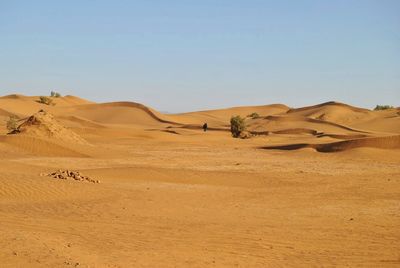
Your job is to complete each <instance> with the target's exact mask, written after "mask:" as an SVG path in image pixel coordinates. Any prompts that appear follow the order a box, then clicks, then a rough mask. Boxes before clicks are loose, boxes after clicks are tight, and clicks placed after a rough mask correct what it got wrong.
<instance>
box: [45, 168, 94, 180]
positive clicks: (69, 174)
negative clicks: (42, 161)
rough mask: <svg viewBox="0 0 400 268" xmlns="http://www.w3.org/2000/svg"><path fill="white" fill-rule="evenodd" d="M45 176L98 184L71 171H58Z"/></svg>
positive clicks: (77, 172)
mask: <svg viewBox="0 0 400 268" xmlns="http://www.w3.org/2000/svg"><path fill="white" fill-rule="evenodd" d="M45 176H48V177H52V178H55V179H60V180H70V179H72V180H76V181H83V182H91V183H100V181H99V180H95V179H92V178H89V177H88V176H84V175H82V174H81V173H80V172H79V171H71V170H61V169H60V170H58V171H56V172H53V173H50V174H45Z"/></svg>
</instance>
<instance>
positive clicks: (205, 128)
mask: <svg viewBox="0 0 400 268" xmlns="http://www.w3.org/2000/svg"><path fill="white" fill-rule="evenodd" d="M207 129H208V125H207V123H204V125H203V130H204V132H206V131H207Z"/></svg>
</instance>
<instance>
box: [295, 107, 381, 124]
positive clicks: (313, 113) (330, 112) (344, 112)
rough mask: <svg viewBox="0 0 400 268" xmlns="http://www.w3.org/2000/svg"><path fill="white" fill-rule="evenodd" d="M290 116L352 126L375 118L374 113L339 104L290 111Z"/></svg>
mask: <svg viewBox="0 0 400 268" xmlns="http://www.w3.org/2000/svg"><path fill="white" fill-rule="evenodd" d="M288 115H292V116H303V117H307V118H311V119H318V120H322V121H329V122H333V123H337V124H345V125H351V124H352V123H353V122H358V121H360V120H368V119H370V118H373V117H374V115H373V113H372V111H370V110H367V109H363V108H358V107H354V106H350V105H347V104H344V103H339V102H333V101H332V102H326V103H322V104H318V105H313V106H308V107H303V108H297V109H290V110H289V111H288Z"/></svg>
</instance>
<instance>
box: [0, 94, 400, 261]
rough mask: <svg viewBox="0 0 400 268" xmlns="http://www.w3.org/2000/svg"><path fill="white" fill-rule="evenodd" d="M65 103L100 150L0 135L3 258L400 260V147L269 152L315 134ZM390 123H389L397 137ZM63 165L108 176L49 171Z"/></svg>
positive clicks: (0, 256) (0, 257) (0, 245)
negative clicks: (246, 135) (77, 177)
mask: <svg viewBox="0 0 400 268" xmlns="http://www.w3.org/2000/svg"><path fill="white" fill-rule="evenodd" d="M7 101H8V100H7ZM7 103H8V106H7V105H5V104H4V105H3V108H4V107H5V108H4V110H6V111H11V110H12V109H11V108H10V107H15V106H12V105H11V104H9V101H8V102H7ZM7 103H6V104H7ZM0 104H1V102H0ZM78 104H81V103H78ZM32 105H33V106H35V107H33V108H32V109H37V107H36V104H32ZM73 105H75V103H74V104H73ZM85 105H86V104H85ZM61 106H62V105H61V104H60V108H58V109H60V111H61V110H62V109H72V108H71V107H72V106H71V105H68V104H65V107H64V106H62V107H61ZM0 108H1V107H0ZM23 108H24V109H26V111H25V113H26V115H28V114H30V113H31V110H29V109H28V108H27V107H26V106H24V107H23ZM54 109H55V108H54ZM85 109H87V113H88V114H90V113H92V111H89V110H88V109H89V108H87V107H86V108H85ZM21 110H23V109H22V108H21ZM82 110H84V109H80V110H79V113H80V115H79V116H82V118H83V117H84V115H85V113H84V112H82ZM11 112H13V111H11ZM64 112H65V110H63V115H61V112H60V114H57V110H54V114H56V115H57V118H58V119H59V121H60V122H62V123H64V125H66V126H68V130H69V129H71V130H73V131H74V132H75V133H78V134H79V135H80V136H82V137H83V138H85V139H86V140H87V141H88V143H89V144H90V145H76V144H75V145H74V144H67V145H66V143H64V144H63V143H60V142H59V141H57V140H55V141H51V143H46V142H48V141H49V139H44V138H43V137H41V138H40V139H37V140H35V141H33V142H32V141H31V140H30V139H36V138H37V137H32V136H30V137H28V136H27V137H25V138H22V137H24V136H23V135H22V136H21V137H8V136H7V137H6V136H4V137H3V140H0V161H1V165H0V227H1V228H0V237H1V239H0V266H1V267H399V266H400V150H398V149H379V148H369V147H361V148H356V149H351V150H345V151H342V152H336V153H320V152H317V151H315V150H314V149H312V148H304V149H300V150H293V151H286V150H264V149H260V147H261V146H265V145H268V144H281V143H285V142H286V143H289V141H290V142H292V140H293V142H294V143H297V142H305V141H308V140H310V142H313V141H315V138H314V137H313V136H310V135H305V134H297V135H275V134H273V135H269V136H258V137H254V138H252V139H249V140H241V139H233V138H232V137H231V136H230V134H229V132H226V131H220V130H215V131H208V132H206V133H204V132H202V131H201V130H199V129H182V130H180V129H179V128H176V129H175V130H177V131H180V132H179V134H174V133H171V132H165V131H164V130H165V129H164V127H165V126H164V125H163V126H162V127H160V125H159V124H161V123H155V122H152V121H151V122H150V121H148V120H147V119H143V116H142V117H141V119H140V120H142V121H143V122H142V121H141V122H140V124H138V125H137V126H134V125H130V124H129V120H131V119H130V117H129V116H127V117H126V118H124V120H123V121H124V122H120V121H118V120H117V122H114V124H113V125H110V122H111V123H112V122H113V120H116V119H113V118H107V120H106V121H107V124H106V123H104V122H101V120H97V119H96V118H95V115H96V114H90V117H91V118H88V117H86V118H84V119H82V118H81V117H79V118H78V119H79V120H78V119H76V118H74V121H73V122H75V125H74V124H73V123H71V122H72V121H71V120H69V121H68V120H65V113H64ZM120 112H123V111H122V110H121V111H120ZM246 112H247V111H246ZM62 116H64V117H62ZM190 116H191V115H190V114H185V115H182V118H185V120H189V121H190V120H191V119H190ZM202 116H203V115H202V114H201V113H199V114H196V115H195V117H196V118H201V119H202ZM173 117H174V116H170V117H169V118H165V120H166V121H167V120H173V119H176V118H173ZM175 117H179V116H175ZM63 118H64V119H63ZM187 118H189V119H187ZM390 118H391V119H390V120H393V118H392V117H390ZM201 119H198V120H201ZM63 120H64V121H63ZM82 120H84V121H82ZM85 120H86V121H85ZM88 120H91V121H88ZM146 120H147V121H146ZM192 120H193V123H195V122H194V121H195V119H192ZM196 120H197V119H196ZM215 120H216V119H215ZM218 120H219V119H218ZM368 120H375V121H376V120H377V119H376V118H375V117H374V118H372V119H370V118H368V119H366V121H365V122H367V123H368V122H369V121H368ZM375 121H374V122H375ZM381 121H382V120H378V122H379V124H378V123H377V124H374V127H375V128H378V127H379V129H377V130H376V131H381V132H384V131H383V130H386V129H389V126H390V132H389V131H388V130H387V132H385V135H386V134H387V133H389V134H391V135H392V134H393V133H396V132H395V131H397V127H398V126H393V124H387V125H388V126H386V125H385V126H384V127H382V123H381ZM82 122H83V123H82ZM216 122H217V120H216ZM390 122H392V121H390ZM396 122H398V121H396ZM78 123H79V124H78ZM367 123H364V125H365V124H367ZM97 124H104V125H97ZM162 124H167V123H162ZM216 124H217V123H216ZM360 124H361V123H360ZM361 125H362V124H361ZM364 125H362V126H364ZM220 126H223V121H221V122H220ZM372 128H373V127H372ZM383 128H384V129H383ZM382 129H383V130H382ZM393 129H394V130H393ZM3 130H4V128H3ZM161 130H162V131H161ZM63 131H64V130H63ZM65 131H66V130H65ZM3 132H4V131H3ZM34 133H35V135H39V134H40V133H39V132H38V131H35V132H34ZM37 133H39V134H37ZM374 134H375V132H374ZM375 136H376V135H375ZM320 139H322V140H319V142H322V141H325V140H326V142H331V141H332V138H329V137H328V138H320ZM39 141H40V142H43V143H40V142H39ZM53 142H54V143H53ZM38 144H39V145H40V148H38ZM51 144H53V145H51ZM46 146H50V147H51V146H54V147H51V148H52V149H46V148H42V147H46ZM57 146H58V147H57ZM63 146H64V147H65V148H68V150H69V151H65V150H64V151H63V148H64V147H63ZM54 148H55V149H54ZM74 152H78V153H79V154H78V153H77V154H74ZM85 154H86V155H85ZM58 169H68V170H79V171H81V172H82V173H84V174H85V175H88V176H90V177H92V178H96V179H99V180H100V181H101V182H100V183H97V184H95V183H87V182H79V181H73V180H59V179H54V178H51V177H47V176H41V174H42V173H50V172H53V171H56V170H58Z"/></svg>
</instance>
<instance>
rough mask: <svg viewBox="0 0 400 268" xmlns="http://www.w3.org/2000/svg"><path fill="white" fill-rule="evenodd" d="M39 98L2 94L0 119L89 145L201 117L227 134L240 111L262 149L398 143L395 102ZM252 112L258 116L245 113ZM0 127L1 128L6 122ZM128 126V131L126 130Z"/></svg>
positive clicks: (192, 128) (193, 123)
mask: <svg viewBox="0 0 400 268" xmlns="http://www.w3.org/2000/svg"><path fill="white" fill-rule="evenodd" d="M38 99H39V97H37V96H23V95H17V94H13V95H8V96H4V97H0V119H1V122H5V121H6V120H7V118H8V117H9V116H11V115H16V116H18V117H19V118H26V119H24V120H23V123H21V124H20V126H19V132H20V133H19V134H18V135H25V136H30V137H31V138H32V137H33V138H38V139H42V140H44V141H49V142H52V141H54V142H56V143H57V142H58V143H59V142H66V143H69V144H78V145H79V144H80V145H87V144H88V142H87V140H86V139H85V136H88V137H89V138H95V137H96V135H102V136H103V137H105V136H107V135H109V136H108V137H109V138H110V139H115V138H118V135H122V136H124V135H125V136H126V135H131V136H132V135H133V136H137V137H146V138H152V139H158V138H160V139H168V136H166V135H174V134H175V136H176V134H180V135H178V136H180V138H181V139H190V137H191V136H193V135H194V133H197V132H196V131H198V130H200V129H201V126H202V124H203V123H204V122H207V123H208V125H209V129H210V130H211V131H212V130H218V131H219V132H221V131H222V132H226V135H229V133H228V131H229V120H230V118H231V116H234V115H240V116H242V117H247V119H246V124H247V129H248V131H249V132H250V133H252V134H253V135H255V136H256V137H257V136H266V137H268V141H265V143H266V144H265V145H264V146H258V147H260V148H264V149H285V150H288V149H298V148H305V147H308V148H313V149H315V150H317V151H320V152H331V151H342V150H347V149H352V148H356V147H375V148H385V149H390V148H398V147H399V145H398V143H399V142H398V139H399V137H398V135H399V134H400V116H399V114H400V112H399V109H398V108H397V109H389V110H386V111H371V110H368V109H363V108H357V107H353V106H350V105H347V104H343V103H338V102H327V103H322V104H318V105H313V106H308V107H303V108H289V107H287V106H286V105H283V104H272V105H263V106H243V107H233V108H227V109H220V110H209V111H199V112H189V113H181V114H162V113H160V112H158V111H156V110H154V109H152V108H149V107H147V106H145V105H143V104H140V103H134V102H112V103H94V102H91V101H87V100H84V99H81V98H79V97H75V96H65V97H60V98H53V101H54V104H55V105H45V104H41V103H39V102H38ZM39 110H45V111H46V112H38V111H39ZM252 113H257V114H258V115H259V116H258V117H257V118H251V117H249V115H250V114H252ZM2 129H3V131H2V132H3V133H4V134H5V133H6V130H5V123H4V125H3V126H2ZM124 129H125V130H124ZM132 129H135V130H134V131H133V130H132ZM129 131H131V132H130V134H126V133H127V132H129ZM132 131H133V132H132ZM135 131H136V132H135ZM123 133H124V134H123ZM157 133H159V134H157ZM161 133H163V134H161ZM4 140H5V139H4V138H3V141H4ZM25 142H26V141H25ZM59 146H63V145H62V144H61V145H60V144H59Z"/></svg>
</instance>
